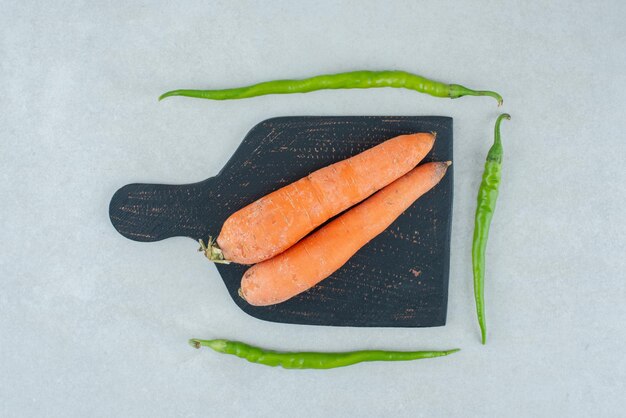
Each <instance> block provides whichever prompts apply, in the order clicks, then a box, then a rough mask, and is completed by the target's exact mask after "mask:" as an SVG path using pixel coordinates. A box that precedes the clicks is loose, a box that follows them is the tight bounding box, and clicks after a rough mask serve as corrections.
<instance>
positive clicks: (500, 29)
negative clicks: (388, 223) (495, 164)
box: [0, 0, 626, 417]
mask: <svg viewBox="0 0 626 418" xmlns="http://www.w3.org/2000/svg"><path fill="white" fill-rule="evenodd" d="M174 3H176V2H168V1H137V2H87V1H75V2H66V1H60V2H45V1H24V2H21V1H10V0H9V1H3V2H2V3H1V4H0V91H1V97H0V136H1V138H0V195H1V196H2V203H1V204H0V221H1V227H0V236H1V242H2V251H0V398H1V399H0V415H1V416H6V417H12V416H54V417H56V416H58V417H66V416H85V415H90V416H102V417H110V416H124V417H143V416H163V417H173V416H187V417H194V416H232V417H257V416H259V417H270V416H271V417H283V416H284V417H297V416H302V417H322V416H324V417H330V416H332V417H348V416H360V417H366V416H368V417H369V416H371V417H380V416H389V417H419V416H424V417H435V416H467V417H469V416H476V417H485V416H492V417H502V416H541V417H553V416H570V417H571V416H580V417H583V416H592V415H595V416H623V415H624V414H625V413H626V412H624V411H623V409H624V408H625V407H626V402H624V393H626V390H625V381H626V363H625V360H624V358H625V356H624V354H623V350H624V343H625V342H626V338H625V336H626V331H625V327H624V322H625V320H626V304H625V298H626V290H625V289H626V286H625V279H626V277H625V276H626V275H625V274H624V269H625V268H626V263H625V257H624V253H625V251H624V250H625V234H626V217H625V211H624V208H623V205H624V203H625V200H626V199H625V197H626V196H625V187H624V184H625V182H626V170H625V169H624V166H623V159H624V156H625V155H626V153H625V151H626V146H625V145H624V144H625V142H626V139H625V137H624V132H626V123H625V122H624V110H625V106H624V104H625V102H624V89H625V87H626V72H625V71H624V64H626V52H625V51H626V42H625V41H626V31H625V26H624V20H625V19H626V7H625V6H624V2H621V1H605V2H588V1H585V2H583V1H580V2H566V1H554V2H544V1H530V2H527V1H524V2H520V1H511V2H503V3H500V2H490V1H477V2H456V1H450V2H446V1H427V2H411V1H395V2H391V1H390V2H387V1H384V2H359V1H341V2H331V1H316V2H297V3H296V2H290V1H281V2H261V1H258V2H253V1H246V2H230V1H220V2H215V1H212V2H207V1H190V2H185V3H184V4H183V5H180V6H176V5H174ZM355 69H403V70H406V71H412V72H416V73H420V74H423V75H425V76H430V77H432V78H437V79H440V80H443V81H447V82H453V83H460V84H464V85H467V86H469V87H476V88H489V89H494V90H497V91H499V92H500V93H501V94H502V95H503V96H504V98H505V105H504V107H503V108H501V109H498V108H497V107H496V106H495V103H494V102H493V100H492V99H489V98H462V99H459V100H455V101H450V100H445V99H436V98H432V97H429V96H424V95H420V94H418V93H415V92H411V91H406V90H395V89H379V90H375V91H372V90H370V91H363V90H361V91H326V92H316V93H310V94H307V95H306V96H303V95H291V96H266V97H262V98H257V99H253V100H247V101H231V102H209V101H201V100H191V99H187V100H185V99H181V98H173V99H169V100H167V101H164V102H161V103H159V102H157V100H156V98H157V97H158V95H159V94H160V93H163V92H165V91H167V90H169V89H173V88H180V87H203V86H213V87H232V86H239V85H243V84H248V83H253V82H258V81H264V80H269V79H274V78H289V77H294V78H299V77H306V76H311V75H316V74H320V73H332V72H341V71H348V70H355ZM500 111H507V112H510V113H511V115H512V116H513V119H512V120H511V121H510V122H508V121H505V122H504V123H503V127H502V133H503V138H504V139H503V140H504V147H505V162H504V168H503V184H502V192H501V195H500V200H499V202H498V210H497V212H496V215H495V218H494V222H493V226H492V234H491V239H490V242H489V249H488V276H487V288H486V298H487V303H488V304H487V309H488V311H487V312H488V321H489V343H488V345H487V346H486V347H483V346H481V345H480V344H479V343H478V328H477V325H476V319H475V313H474V305H473V303H474V302H473V296H472V279H471V259H470V244H471V235H472V229H473V212H474V209H475V198H476V191H477V187H478V184H479V181H480V176H481V172H482V167H483V160H484V157H485V154H486V152H487V149H488V147H489V145H490V144H489V143H490V141H491V139H492V131H493V122H494V120H495V118H496V116H497V115H498V113H499V112H500ZM282 115H445V116H452V117H453V118H454V124H455V161H454V164H455V175H456V178H455V190H454V193H455V201H454V223H453V233H452V238H453V240H452V241H453V243H452V260H451V278H450V301H449V302H450V303H449V312H448V324H447V326H445V327H442V328H431V329H363V328H360V329H359V328H330V327H310V326H293V325H284V324H274V323H267V322H262V321H258V320H256V319H254V318H251V317H248V316H247V315H245V314H243V313H242V312H241V311H240V310H239V309H238V308H237V307H236V306H235V304H234V303H232V301H231V299H230V297H229V296H228V295H227V292H226V289H225V287H224V285H223V283H222V281H221V280H220V278H219V276H218V274H217V272H216V270H215V268H214V267H213V266H211V265H210V264H209V263H207V262H206V260H204V259H203V258H202V257H200V256H199V255H198V254H197V253H195V249H196V244H195V243H194V242H192V241H191V240H188V239H184V238H178V239H170V240H166V241H163V242H158V243H153V244H141V243H135V242H131V241H129V240H126V239H124V238H122V237H121V236H120V235H118V234H117V233H116V232H115V230H114V229H113V228H112V226H111V225H110V223H109V220H108V216H107V210H108V202H109V199H110V197H111V195H112V194H113V192H114V191H115V190H116V189H117V188H118V187H119V186H121V185H124V184H126V183H129V182H136V181H137V182H165V183H187V182H193V181H198V180H202V179H204V178H206V177H209V176H212V175H214V174H216V173H217V172H218V171H219V169H220V168H221V167H222V165H223V164H224V163H225V162H226V161H227V160H228V158H229V157H230V156H231V154H232V153H233V151H234V150H235V149H236V148H237V146H238V144H239V142H240V141H241V139H242V138H243V137H244V135H245V134H246V132H247V131H248V129H250V128H251V127H252V126H253V125H254V124H256V123H257V122H259V121H261V120H263V119H266V118H269V117H274V116H282ZM190 337H202V338H215V337H218V338H219V337H225V338H232V339H241V340H245V341H248V342H250V343H254V344H258V345H262V346H266V347H270V348H277V349H284V350H290V349H292V350H297V349H301V350H350V349H361V348H388V349H443V348H451V347H457V346H458V347H461V348H462V351H461V352H460V353H458V354H455V355H454V356H451V357H448V358H445V359H435V360H424V361H419V362H412V363H394V364H385V363H370V364H361V365H358V366H354V367H350V368H344V369H336V370H329V371H287V370H282V369H272V368H267V367H262V366H258V365H254V364H249V363H246V362H244V361H241V360H239V359H237V358H234V357H228V356H220V355H218V354H216V353H213V352H210V351H207V350H202V351H196V350H193V349H192V348H190V347H189V346H188V345H187V343H186V341H187V339H188V338H190Z"/></svg>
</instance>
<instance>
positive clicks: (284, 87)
mask: <svg viewBox="0 0 626 418" xmlns="http://www.w3.org/2000/svg"><path fill="white" fill-rule="evenodd" d="M372 87H403V88H406V89H410V90H416V91H419V92H421V93H426V94H430V95H431V96H435V97H449V98H451V99H456V98H458V97H461V96H491V97H493V98H495V99H496V100H497V101H498V106H500V105H501V104H502V97H501V96H500V95H499V94H498V93H496V92H493V91H482V90H481V91H476V90H471V89H468V88H467V87H463V86H461V85H458V84H445V83H440V82H438V81H433V80H429V79H427V78H424V77H421V76H419V75H415V74H411V73H407V72H404V71H352V72H349V73H340V74H328V75H320V76H317V77H311V78H305V79H303V80H275V81H267V82H264V83H259V84H253V85H251V86H246V87H239V88H232V89H224V90H173V91H169V92H167V93H165V94H163V95H161V97H159V100H163V99H165V98H166V97H170V96H187V97H197V98H200V99H211V100H231V99H245V98H248V97H255V96H264V95H266V94H289V93H308V92H310V91H315V90H324V89H367V88H372Z"/></svg>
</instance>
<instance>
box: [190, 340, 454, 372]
mask: <svg viewBox="0 0 626 418" xmlns="http://www.w3.org/2000/svg"><path fill="white" fill-rule="evenodd" d="M189 344H191V346H192V347H194V348H200V347H202V346H205V347H209V348H211V349H213V350H215V351H217V352H218V353H224V354H231V355H235V356H237V357H240V358H243V359H246V360H248V361H249V362H251V363H258V364H263V365H265V366H272V367H275V366H281V367H283V368H285V369H332V368H335V367H344V366H350V365H352V364H356V363H361V362H363V361H406V360H417V359H422V358H432V357H441V356H447V355H448V354H452V353H456V352H457V351H459V349H458V348H455V349H454V350H447V351H382V350H363V351H350V352H345V353H316V352H303V353H289V352H282V353H281V352H277V351H270V350H264V349H262V348H258V347H253V346H251V345H248V344H245V343H242V342H237V341H228V340H197V339H193V340H189Z"/></svg>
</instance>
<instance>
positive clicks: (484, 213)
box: [472, 113, 511, 344]
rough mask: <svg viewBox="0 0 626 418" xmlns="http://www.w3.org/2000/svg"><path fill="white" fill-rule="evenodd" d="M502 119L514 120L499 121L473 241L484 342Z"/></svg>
mask: <svg viewBox="0 0 626 418" xmlns="http://www.w3.org/2000/svg"><path fill="white" fill-rule="evenodd" d="M502 119H511V116H510V115H508V114H506V113H504V114H502V115H500V116H499V117H498V119H497V120H496V127H495V132H494V141H493V145H492V146H491V148H490V149H489V153H488V154H487V161H486V162H485V172H484V173H483V180H482V182H481V183H480V188H479V189H478V205H477V207H476V218H475V222H474V240H473V242H472V266H473V271H474V298H475V299H476V314H477V315H478V324H479V325H480V334H481V342H482V343H483V344H485V343H486V342H487V328H486V325H485V301H484V298H485V292H484V283H485V249H486V247H487V237H488V235H489V226H490V224H491V218H492V217H493V212H494V211H495V209H496V200H497V199H498V186H499V185H500V175H501V172H500V169H501V164H502V152H503V150H502V142H501V141H500V122H502Z"/></svg>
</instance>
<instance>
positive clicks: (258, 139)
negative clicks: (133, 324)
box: [109, 116, 454, 327]
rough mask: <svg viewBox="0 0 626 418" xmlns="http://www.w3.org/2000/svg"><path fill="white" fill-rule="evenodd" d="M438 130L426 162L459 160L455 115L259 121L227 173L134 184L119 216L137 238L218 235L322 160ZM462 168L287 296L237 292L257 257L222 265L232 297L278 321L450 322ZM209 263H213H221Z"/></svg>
mask: <svg viewBox="0 0 626 418" xmlns="http://www.w3.org/2000/svg"><path fill="white" fill-rule="evenodd" d="M431 131H435V132H437V140H436V142H435V146H434V147H433V150H432V151H431V153H430V154H429V155H428V156H427V157H426V158H425V159H424V162H427V161H446V160H452V119H451V118H448V117H440V116H428V117H423V116H407V117H385V116H354V117H315V116H306V117H280V118H273V119H268V120H265V121H263V122H261V123H259V124H258V125H256V126H255V127H254V128H252V130H251V131H250V132H249V133H248V135H247V136H246V137H245V139H244V140H243V142H242V143H241V145H240V146H239V148H238V149H237V151H236V152H235V154H234V155H233V156H232V158H231V159H230V160H229V161H228V163H227V164H226V166H225V167H224V168H223V169H222V171H221V172H220V173H219V174H218V175H217V176H215V177H211V178H209V179H207V180H205V181H202V182H199V183H194V184H185V185H164V184H129V185H126V186H124V187H122V188H121V189H119V190H118V191H117V192H116V193H115V195H114V196H113V198H112V199H111V203H110V207H109V216H110V218H111V222H112V223H113V225H114V227H115V228H116V229H117V230H118V232H119V233H120V234H122V235H123V236H125V237H127V238H129V239H132V240H135V241H146V242H148V241H158V240H162V239H165V238H169V237H174V236H186V237H190V238H192V239H194V240H197V239H199V238H202V239H206V238H207V237H208V236H209V235H211V236H217V235H218V234H219V231H220V228H221V225H222V224H223V222H224V221H225V220H226V218H227V217H228V216H230V215H231V214H232V213H233V212H235V211H236V210H238V209H240V208H242V207H243V206H245V205H247V204H249V203H251V202H253V201H254V200H256V199H258V198H259V197H261V196H263V195H265V194H267V193H269V192H271V191H273V190H276V189H277V188H280V187H281V186H284V185H286V184H288V183H290V182H293V181H295V180H297V179H299V178H301V177H303V176H305V175H307V174H309V173H310V172H312V171H314V170H316V169H318V168H321V167H324V166H326V165H328V164H331V163H333V162H336V161H339V160H342V159H345V158H347V157H350V156H352V155H355V154H357V153H359V152H362V151H364V150H365V149H367V148H370V147H372V146H374V145H376V144H379V143H380V142H382V141H384V140H386V139H389V138H391V137H394V136H397V135H402V134H407V133H414V132H431ZM453 168H454V165H452V167H450V169H449V170H448V173H447V174H446V176H445V177H444V179H443V180H442V181H441V182H440V183H439V184H438V185H437V186H436V187H435V188H434V189H433V190H431V191H430V192H428V193H427V194H426V195H424V196H423V197H422V198H420V199H419V200H418V201H417V202H416V203H415V204H413V206H412V207H411V208H410V209H408V210H407V211H406V212H405V213H404V214H403V215H402V216H400V218H398V220H396V222H394V224H393V225H391V226H390V227H389V228H388V229H387V230H386V231H385V232H384V233H382V234H381V235H379V236H378V237H377V238H375V239H374V240H372V241H371V242H370V243H369V244H367V245H366V246H365V247H363V248H362V249H361V250H360V251H359V252H358V253H357V254H355V256H354V257H352V258H351V259H350V261H348V263H347V264H346V265H344V266H343V267H342V268H341V269H340V270H338V271H337V272H335V273H334V274H333V275H332V276H331V277H329V278H328V279H326V280H324V281H323V282H321V283H320V284H319V285H317V286H315V287H314V288H312V289H311V290H309V291H307V292H305V293H302V294H300V295H298V296H296V297H295V298H293V299H291V300H289V301H287V302H284V303H281V304H278V305H274V306H269V307H254V306H250V305H249V304H247V303H246V302H245V301H244V300H242V299H241V298H240V297H239V296H238V295H237V290H238V288H239V284H240V281H241V277H242V275H243V273H244V272H245V270H246V269H247V266H241V265H235V264H230V265H223V264H219V265H217V269H218V271H219V273H220V275H221V277H222V279H223V280H224V283H225V285H226V287H227V288H228V291H229V293H230V295H231V297H232V298H233V300H234V301H235V303H236V304H237V305H238V306H239V307H240V308H241V309H242V310H243V311H245V312H246V313H248V314H250V315H252V316H254V317H256V318H259V319H263V320H267V321H274V322H286V323H295V324H310V325H335V326H359V327H366V326H369V327H428V326H441V325H445V322H446V312H447V299H448V269H449V258H450V228H451V216H452V182H453ZM193 256H196V257H200V256H201V255H199V253H198V254H190V257H193ZM312 262H314V260H312ZM181 263H184V261H183V260H181ZM209 263H210V262H209V261H208V260H207V268H214V267H212V266H211V265H210V264H209ZM172 280H175V278H172Z"/></svg>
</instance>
